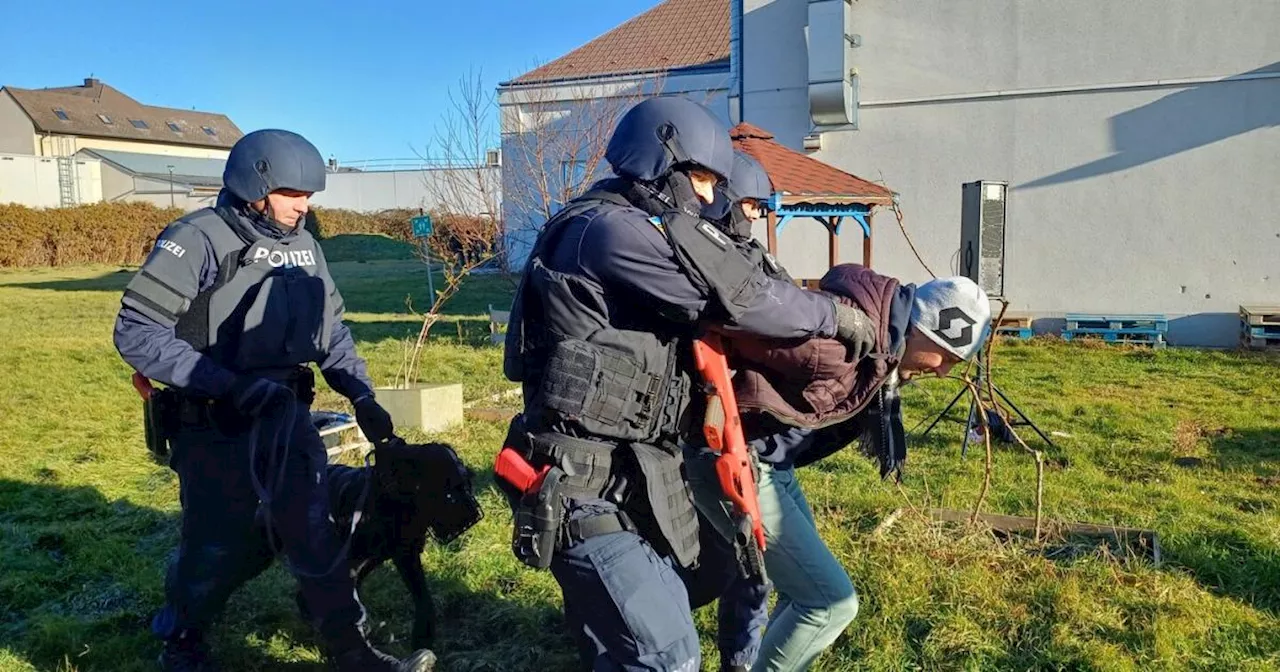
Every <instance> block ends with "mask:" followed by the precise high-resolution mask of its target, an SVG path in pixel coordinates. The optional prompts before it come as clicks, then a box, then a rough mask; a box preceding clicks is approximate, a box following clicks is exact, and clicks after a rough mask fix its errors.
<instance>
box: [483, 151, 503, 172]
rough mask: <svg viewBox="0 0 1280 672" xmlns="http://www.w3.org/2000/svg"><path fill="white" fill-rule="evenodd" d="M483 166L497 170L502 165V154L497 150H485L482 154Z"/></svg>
mask: <svg viewBox="0 0 1280 672" xmlns="http://www.w3.org/2000/svg"><path fill="white" fill-rule="evenodd" d="M484 165H486V166H489V167H491V168H497V167H498V166H501V165H502V152H501V151H500V150H497V149H490V150H486V151H485V153H484Z"/></svg>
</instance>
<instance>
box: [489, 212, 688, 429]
mask: <svg viewBox="0 0 1280 672" xmlns="http://www.w3.org/2000/svg"><path fill="white" fill-rule="evenodd" d="M604 203H611V204H614V205H619V206H626V207H631V206H630V204H629V203H628V202H627V201H626V200H625V199H623V198H622V197H621V196H619V195H617V194H613V193H610V192H600V191H595V192H590V193H588V194H587V195H585V196H583V197H582V198H580V199H578V200H576V201H574V202H573V203H571V204H569V206H567V207H566V208H565V209H564V210H561V211H560V212H559V213H557V214H556V216H555V217H552V218H551V220H550V221H548V222H547V224H546V226H545V227H544V228H543V230H542V232H541V234H540V235H539V237H538V240H537V242H536V243H534V248H533V250H532V252H531V253H530V257H529V260H528V262H527V263H526V266H525V273H524V277H523V278H521V281H520V286H519V288H518V289H517V291H516V297H515V300H514V302H513V304H512V314H511V321H510V326H509V328H508V332H507V341H506V352H505V357H504V368H505V370H506V373H507V376H508V378H510V379H511V380H513V381H516V382H522V383H524V387H525V399H526V408H525V418H526V421H527V422H529V423H530V425H531V426H540V427H553V426H561V427H569V428H573V429H576V430H578V431H577V433H580V434H585V435H589V436H594V437H603V438H609V439H617V440H622V441H638V442H646V443H654V442H658V441H660V440H664V439H665V440H674V439H675V438H676V436H677V434H678V433H679V432H680V431H681V430H682V429H684V426H683V425H684V424H685V418H684V416H685V414H686V411H687V410H688V406H689V399H690V391H691V388H692V384H691V381H690V377H689V371H690V369H691V367H690V366H680V365H679V363H680V361H681V359H682V358H684V357H689V356H690V354H689V353H687V352H685V351H686V350H689V347H690V346H689V340H688V337H689V335H690V334H691V330H690V328H689V327H687V326H681V325H673V324H671V323H669V322H666V321H663V320H659V319H658V318H656V317H654V318H651V319H647V320H641V322H642V323H639V324H635V325H634V326H633V328H624V327H620V326H615V323H616V322H617V320H615V319H611V317H612V316H611V315H610V310H609V307H608V305H607V302H606V298H605V293H604V289H603V288H602V287H600V286H599V285H598V284H597V283H596V282H595V281H593V280H591V279H589V278H587V277H585V276H582V275H578V274H574V273H565V272H560V271H555V270H552V269H550V268H548V267H547V266H546V265H545V264H544V263H543V261H542V255H543V254H545V253H546V252H547V251H549V250H551V249H553V248H554V246H555V245H556V244H557V242H558V241H559V239H560V235H561V234H562V232H563V230H564V226H565V225H566V224H567V223H568V222H570V221H571V220H573V219H574V218H575V217H576V216H577V215H580V214H582V213H584V212H586V211H587V210H590V209H591V208H594V207H597V206H600V205H601V204H604Z"/></svg>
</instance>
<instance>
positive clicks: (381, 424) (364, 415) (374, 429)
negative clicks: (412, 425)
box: [355, 396, 396, 446]
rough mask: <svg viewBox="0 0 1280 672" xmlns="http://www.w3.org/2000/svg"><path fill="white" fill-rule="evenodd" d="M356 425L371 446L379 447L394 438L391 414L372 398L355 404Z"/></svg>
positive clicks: (394, 431) (394, 430)
mask: <svg viewBox="0 0 1280 672" xmlns="http://www.w3.org/2000/svg"><path fill="white" fill-rule="evenodd" d="M355 406H356V424H359V425H360V431H362V432H364V436H365V438H366V439H369V442H370V443H372V444H373V445H375V446H377V445H381V444H383V443H385V442H387V441H390V440H391V439H394V438H395V436H396V428H395V425H393V424H392V422H391V414H390V413H388V412H387V409H385V408H383V407H382V405H381V404H379V403H378V402H377V400H376V399H374V398H373V397H371V396H370V397H364V398H363V399H361V400H360V401H357V402H356V404H355Z"/></svg>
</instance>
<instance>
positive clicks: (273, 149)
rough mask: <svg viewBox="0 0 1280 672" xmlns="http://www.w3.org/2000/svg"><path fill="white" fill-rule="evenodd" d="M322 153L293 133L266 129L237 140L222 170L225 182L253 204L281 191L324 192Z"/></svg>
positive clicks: (231, 190) (236, 193)
mask: <svg viewBox="0 0 1280 672" xmlns="http://www.w3.org/2000/svg"><path fill="white" fill-rule="evenodd" d="M324 178H325V167H324V159H322V158H321V157H320V151H319V150H317V149H316V147H315V145H313V144H311V143H310V142H308V141H307V139H306V138H304V137H302V136H301V135H298V134H297V133H293V132H291V131H281V130H276V129H264V130H261V131H254V132H252V133H250V134H248V135H246V136H244V137H243V138H240V139H239V140H238V141H236V144H235V146H233V147H232V148H231V155H230V156H228V157H227V166H226V168H225V169H223V171H222V183H223V184H224V185H226V187H227V190H228V191H230V192H231V193H232V194H234V195H235V196H236V197H237V198H239V199H241V200H243V201H245V202H246V203H252V202H254V201H258V200H261V199H263V198H265V197H266V195H267V194H269V193H271V192H273V191H275V190H277V189H292V190H294V191H305V192H308V193H315V192H317V191H324Z"/></svg>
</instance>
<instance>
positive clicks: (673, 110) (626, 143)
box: [605, 96, 733, 182]
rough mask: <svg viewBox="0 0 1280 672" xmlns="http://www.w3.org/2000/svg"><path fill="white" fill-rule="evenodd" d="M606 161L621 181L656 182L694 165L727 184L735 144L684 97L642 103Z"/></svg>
mask: <svg viewBox="0 0 1280 672" xmlns="http://www.w3.org/2000/svg"><path fill="white" fill-rule="evenodd" d="M605 160H607V161H608V162H609V165H610V166H611V167H612V168H613V172H614V173H616V174H617V175H618V176H620V177H625V178H630V179H633V180H639V181H643V182H652V181H654V180H657V179H659V178H661V177H663V176H665V175H667V174H668V173H670V172H671V170H672V168H674V167H676V166H679V165H683V164H693V165H696V166H698V167H700V168H704V169H706V170H709V171H711V172H713V173H715V174H716V176H717V177H719V178H720V179H721V180H727V179H728V178H729V173H730V172H731V171H732V170H733V143H732V142H731V141H730V140H729V131H728V129H727V128H725V126H724V124H722V123H720V120H719V119H717V118H716V117H715V115H714V114H712V113H711V110H708V109H707V108H706V107H704V106H702V105H699V104H698V103H695V102H693V101H692V100H689V99H688V98H684V97H682V96H659V97H656V98H649V99H647V100H644V101H641V102H640V103H638V104H637V105H636V106H635V107H632V108H631V109H630V110H628V111H627V113H626V114H624V115H622V119H620V120H619V121H618V126H617V128H615V129H614V131H613V136H612V137H611V138H609V146H608V148H607V149H606V150H605Z"/></svg>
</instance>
